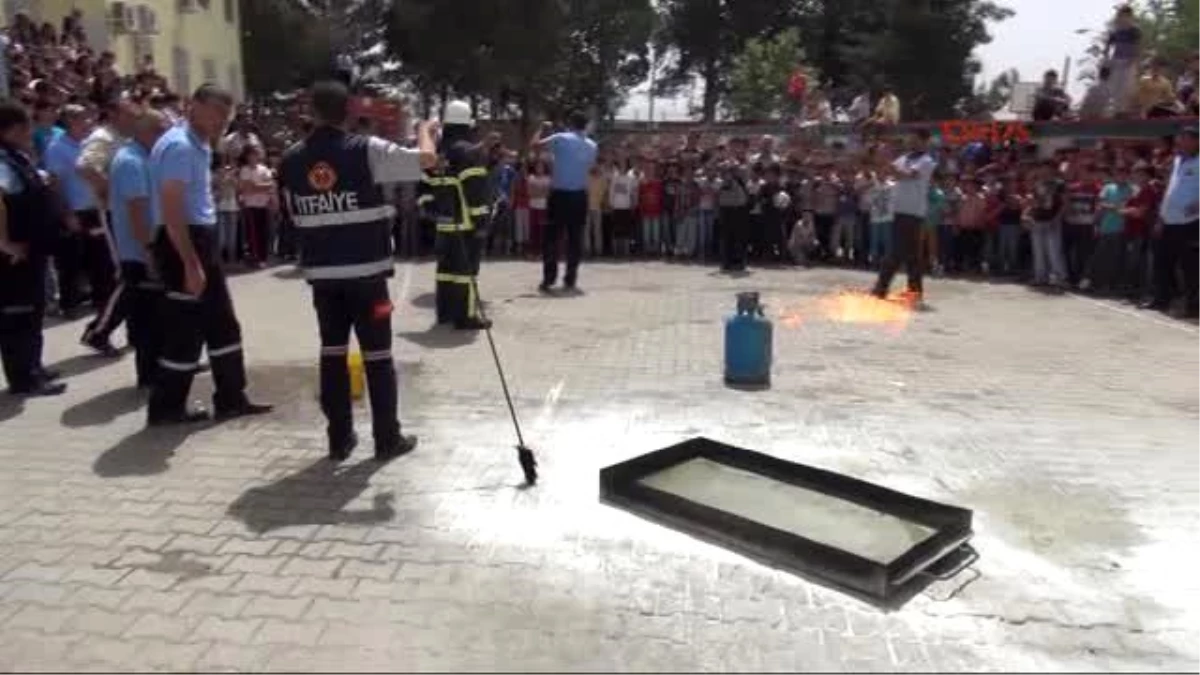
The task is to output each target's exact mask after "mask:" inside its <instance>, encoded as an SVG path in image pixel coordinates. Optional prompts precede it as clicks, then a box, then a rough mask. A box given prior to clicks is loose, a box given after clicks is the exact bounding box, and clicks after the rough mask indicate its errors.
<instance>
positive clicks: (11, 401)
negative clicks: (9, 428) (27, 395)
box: [0, 393, 25, 422]
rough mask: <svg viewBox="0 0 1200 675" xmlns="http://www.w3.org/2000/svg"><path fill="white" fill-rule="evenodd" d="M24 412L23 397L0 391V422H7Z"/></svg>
mask: <svg viewBox="0 0 1200 675" xmlns="http://www.w3.org/2000/svg"><path fill="white" fill-rule="evenodd" d="M23 412H25V399H23V398H21V397H20V396H13V395H12V394H9V393H0V422H7V421H9V420H11V419H12V418H14V417H16V416H18V415H20V414H21V413H23Z"/></svg>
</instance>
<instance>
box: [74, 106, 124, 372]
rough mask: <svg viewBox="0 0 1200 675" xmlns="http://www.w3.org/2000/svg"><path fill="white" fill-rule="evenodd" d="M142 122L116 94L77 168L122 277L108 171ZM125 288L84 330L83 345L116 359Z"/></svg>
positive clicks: (85, 145)
mask: <svg viewBox="0 0 1200 675" xmlns="http://www.w3.org/2000/svg"><path fill="white" fill-rule="evenodd" d="M137 119H138V111H137V107H136V106H135V105H134V104H133V103H132V102H131V101H129V100H127V99H124V98H122V97H120V96H118V95H114V96H113V97H112V98H110V99H109V100H107V101H106V102H105V104H104V109H103V119H102V120H101V124H100V125H99V126H98V127H96V128H95V129H94V130H92V132H91V133H90V134H88V136H87V137H86V138H84V139H83V143H82V145H81V148H80V151H79V159H78V160H77V161H76V163H75V166H76V168H77V169H78V170H79V175H80V176H81V177H82V178H83V180H84V181H86V182H87V184H88V185H89V186H90V187H91V188H92V192H93V194H95V196H96V204H97V205H98V206H99V207H100V213H101V215H102V216H103V218H104V229H103V232H102V234H101V235H100V236H103V237H104V238H105V239H106V240H107V243H108V248H109V252H110V253H111V255H112V259H113V267H112V270H113V274H114V275H116V276H117V277H119V276H120V265H119V264H118V262H117V258H118V256H117V251H116V248H115V247H114V245H113V241H112V234H111V233H110V232H109V228H108V220H109V216H108V205H107V204H106V202H107V201H108V170H109V166H110V165H111V164H112V160H113V156H114V155H116V154H117V150H118V149H119V148H120V147H121V145H123V144H124V143H125V141H126V139H128V138H129V137H131V136H132V135H133V128H134V125H135V124H136V122H137ZM122 295H123V290H122V286H121V285H120V283H119V280H117V279H114V281H113V292H112V293H111V294H110V295H109V298H108V301H107V302H106V303H105V304H104V307H102V308H100V312H99V314H97V315H96V318H95V319H94V320H92V321H91V322H90V323H88V325H87V327H86V328H84V331H83V336H82V337H81V338H80V342H81V343H82V344H84V345H85V346H87V347H90V348H92V349H93V350H94V351H96V352H97V353H99V354H104V355H109V356H115V355H117V354H118V352H117V350H116V349H115V348H114V347H113V346H112V343H111V342H110V341H109V338H110V337H111V336H112V334H113V331H115V330H116V329H117V328H118V327H120V325H121V324H122V323H124V322H125V318H126V315H127V314H128V311H127V310H128V307H127V305H128V303H125V302H122V301H121V298H122Z"/></svg>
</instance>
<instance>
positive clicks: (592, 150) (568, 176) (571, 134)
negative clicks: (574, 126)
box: [546, 131, 596, 191]
mask: <svg viewBox="0 0 1200 675" xmlns="http://www.w3.org/2000/svg"><path fill="white" fill-rule="evenodd" d="M546 142H547V145H548V146H549V147H550V153H551V155H552V156H553V157H554V167H553V169H552V170H551V173H550V189H551V190H571V191H583V190H587V184H588V171H590V170H591V168H592V165H593V164H595V163H596V142H595V141H593V140H592V139H590V138H588V137H587V136H586V135H584V134H583V133H582V132H578V131H564V132H562V133H558V134H554V135H553V136H551V137H550V138H548V139H546Z"/></svg>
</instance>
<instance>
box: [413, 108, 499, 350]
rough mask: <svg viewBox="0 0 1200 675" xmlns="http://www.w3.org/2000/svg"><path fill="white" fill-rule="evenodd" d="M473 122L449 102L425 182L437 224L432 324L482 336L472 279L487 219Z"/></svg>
mask: <svg viewBox="0 0 1200 675" xmlns="http://www.w3.org/2000/svg"><path fill="white" fill-rule="evenodd" d="M474 128H475V120H474V119H473V118H472V116H471V107H470V105H468V104H467V103H466V102H465V101H451V102H450V103H449V104H447V106H446V114H445V116H444V117H443V118H442V138H441V143H440V145H439V148H438V151H439V154H440V155H441V158H440V159H441V161H440V166H439V168H438V170H436V171H434V172H431V173H430V174H429V175H427V176H426V177H425V179H424V182H425V185H426V186H427V188H428V194H429V195H430V202H429V208H430V209H431V210H432V211H433V213H434V218H435V220H436V223H437V239H436V250H437V256H438V262H437V273H436V274H437V276H436V280H437V292H436V296H437V319H438V323H453V324H454V327H455V328H457V329H459V330H483V329H485V328H488V327H490V325H491V324H490V322H489V321H488V320H487V319H485V318H484V317H482V316H480V315H479V300H478V298H476V297H475V275H477V274H478V273H479V257H480V252H481V250H482V243H481V240H480V237H481V236H482V235H483V234H484V233H485V232H486V229H487V226H488V219H489V217H490V215H491V206H490V203H489V183H488V170H487V168H486V164H487V162H486V157H485V156H484V153H483V151H482V146H480V145H479V144H478V143H475V142H474V140H473V136H474V130H475V129H474Z"/></svg>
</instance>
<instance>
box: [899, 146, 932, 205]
mask: <svg viewBox="0 0 1200 675" xmlns="http://www.w3.org/2000/svg"><path fill="white" fill-rule="evenodd" d="M892 166H894V167H896V170H897V171H903V172H909V171H916V175H915V176H913V177H912V178H907V177H903V178H900V179H899V180H897V181H896V188H895V195H894V196H893V198H892V201H893V204H894V205H895V211H896V213H899V214H903V215H906V216H916V217H918V218H924V217H925V216H926V215H928V213H929V181H930V180H932V179H933V171H934V169H936V168H937V162H935V161H934V159H933V157H930V156H929V153H928V152H922V153H921V154H919V155H915V156H914V155H913V154H911V153H910V154H906V155H902V156H901V157H899V158H897V159H896V161H894V162H892Z"/></svg>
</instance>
